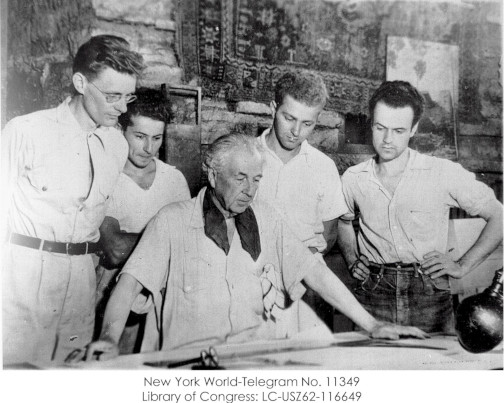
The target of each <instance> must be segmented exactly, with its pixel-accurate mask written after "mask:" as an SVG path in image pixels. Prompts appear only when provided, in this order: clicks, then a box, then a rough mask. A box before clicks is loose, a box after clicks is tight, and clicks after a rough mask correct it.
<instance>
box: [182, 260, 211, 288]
mask: <svg viewBox="0 0 504 403" xmlns="http://www.w3.org/2000/svg"><path fill="white" fill-rule="evenodd" d="M212 272H213V270H212V265H211V264H210V263H209V262H207V261H206V260H204V259H201V258H199V257H193V258H189V259H187V264H186V265H185V268H184V275H183V279H182V290H183V291H184V292H185V293H193V292H195V291H200V290H204V289H207V288H209V287H212V285H213V284H212V278H213V277H214V276H213V275H212Z"/></svg>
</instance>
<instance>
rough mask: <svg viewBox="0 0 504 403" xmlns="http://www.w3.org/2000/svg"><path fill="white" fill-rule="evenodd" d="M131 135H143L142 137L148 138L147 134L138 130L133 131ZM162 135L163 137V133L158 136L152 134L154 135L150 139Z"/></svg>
mask: <svg viewBox="0 0 504 403" xmlns="http://www.w3.org/2000/svg"><path fill="white" fill-rule="evenodd" d="M133 133H135V134H142V135H144V136H148V134H147V133H144V132H142V131H140V130H134V131H133ZM162 135H163V133H158V134H154V135H153V136H151V137H157V136H162Z"/></svg>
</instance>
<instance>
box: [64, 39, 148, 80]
mask: <svg viewBox="0 0 504 403" xmlns="http://www.w3.org/2000/svg"><path fill="white" fill-rule="evenodd" d="M106 67H110V68H111V69H114V70H115V71H117V72H119V73H125V74H129V75H134V76H136V77H139V76H140V74H141V73H142V70H143V69H144V64H143V58H142V56H141V55H140V54H139V53H137V52H133V51H132V50H131V49H130V45H129V43H128V41H126V40H125V39H123V38H120V37H119V36H114V35H97V36H93V37H92V38H91V39H89V40H88V41H87V42H86V43H84V44H83V45H82V46H81V47H80V48H79V50H77V54H76V55H75V58H74V61H73V73H74V74H75V73H82V74H83V75H84V76H86V78H87V79H89V80H92V79H93V78H95V77H96V76H97V75H98V73H100V72H101V71H102V70H104V69H105V68H106Z"/></svg>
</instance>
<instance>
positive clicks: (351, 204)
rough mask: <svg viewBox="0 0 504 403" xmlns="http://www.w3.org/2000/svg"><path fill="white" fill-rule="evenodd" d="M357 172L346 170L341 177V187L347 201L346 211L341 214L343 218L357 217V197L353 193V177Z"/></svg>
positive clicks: (351, 218)
mask: <svg viewBox="0 0 504 403" xmlns="http://www.w3.org/2000/svg"><path fill="white" fill-rule="evenodd" d="M354 176H355V174H353V173H350V172H348V171H346V172H345V173H344V174H343V176H342V177H341V189H342V193H343V197H344V199H345V203H346V213H345V214H343V215H342V216H341V218H342V219H343V220H349V221H351V220H353V219H355V198H354V195H353V183H352V182H353V177H354Z"/></svg>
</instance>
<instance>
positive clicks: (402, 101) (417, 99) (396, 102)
mask: <svg viewBox="0 0 504 403" xmlns="http://www.w3.org/2000/svg"><path fill="white" fill-rule="evenodd" d="M378 102H383V103H384V104H386V105H388V106H390V107H392V108H404V107H406V106H409V107H411V109H413V124H412V126H415V125H416V124H417V122H418V121H419V120H420V118H421V116H422V113H423V109H424V99H423V97H422V95H421V94H420V92H418V90H417V89H416V88H415V87H413V86H412V85H411V84H410V83H408V82H407V81H385V82H383V83H382V85H380V87H379V88H378V89H377V90H376V91H375V93H374V94H373V96H372V97H371V99H370V100H369V114H370V120H371V123H372V122H373V118H374V110H375V107H376V104H377V103H378Z"/></svg>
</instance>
